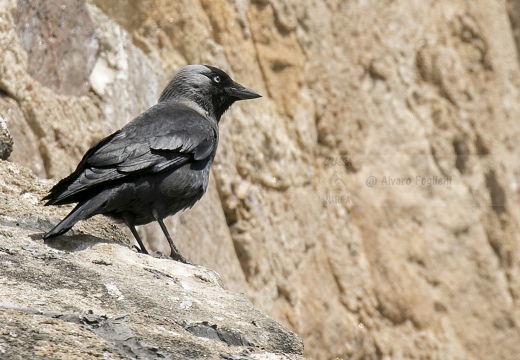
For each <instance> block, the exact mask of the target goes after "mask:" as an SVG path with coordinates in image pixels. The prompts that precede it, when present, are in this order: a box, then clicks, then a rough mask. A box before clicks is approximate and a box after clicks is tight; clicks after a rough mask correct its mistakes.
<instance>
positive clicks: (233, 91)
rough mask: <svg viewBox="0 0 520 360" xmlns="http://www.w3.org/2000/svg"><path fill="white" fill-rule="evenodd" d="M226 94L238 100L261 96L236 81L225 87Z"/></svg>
mask: <svg viewBox="0 0 520 360" xmlns="http://www.w3.org/2000/svg"><path fill="white" fill-rule="evenodd" d="M226 94H228V95H229V96H232V97H235V98H237V99H239V100H247V99H256V98H259V97H262V95H260V94H259V93H257V92H256V91H253V90H251V89H248V88H245V87H243V86H242V85H240V84H238V83H236V82H234V83H233V84H231V85H230V86H228V87H227V88H226Z"/></svg>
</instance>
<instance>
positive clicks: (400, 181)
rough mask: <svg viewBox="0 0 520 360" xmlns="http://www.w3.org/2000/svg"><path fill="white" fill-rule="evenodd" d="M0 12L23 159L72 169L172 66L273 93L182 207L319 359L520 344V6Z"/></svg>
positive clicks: (213, 6) (179, 4)
mask: <svg viewBox="0 0 520 360" xmlns="http://www.w3.org/2000/svg"><path fill="white" fill-rule="evenodd" d="M1 6H2V8H1V10H0V48H1V51H0V90H2V92H3V93H4V97H3V98H2V99H0V100H1V101H0V111H1V116H2V118H5V119H7V126H8V128H9V129H10V131H11V134H12V137H13V139H14V145H13V153H12V155H11V158H10V159H11V160H12V161H14V162H18V163H21V164H23V165H25V166H26V167H29V168H31V169H33V171H34V172H36V173H37V174H39V175H41V176H46V177H50V178H56V177H60V176H64V175H67V174H68V173H69V171H71V170H72V169H73V167H74V166H75V164H76V162H77V161H78V159H79V158H80V157H81V155H82V154H83V152H84V151H85V150H86V149H87V148H88V147H89V145H91V144H92V142H94V141H95V140H96V139H99V138H101V137H102V136H103V135H106V134H108V133H109V132H111V131H113V130H115V129H117V128H118V127H120V126H121V125H123V124H124V123H126V122H127V121H129V120H130V119H131V118H132V117H134V116H135V115H137V114H138V113H139V112H140V111H142V110H144V109H145V108H147V107H148V106H150V105H151V104H153V103H154V102H155V101H156V98H157V95H158V92H159V91H160V90H161V88H162V87H163V86H164V84H166V82H167V81H168V80H169V78H170V77H171V76H172V75H173V74H174V73H175V72H176V71H177V70H178V69H179V68H180V67H182V66H184V65H185V64H188V63H209V64H213V65H215V66H219V67H221V68H223V69H225V70H227V71H229V72H230V73H231V74H232V75H233V76H234V78H236V79H237V81H239V82H240V83H242V84H245V85H247V86H249V87H251V88H254V89H255V90H257V91H259V92H260V93H262V94H263V95H264V98H263V99H262V101H257V102H250V103H244V104H239V105H238V106H235V107H234V108H233V109H232V110H231V111H230V112H229V113H228V114H226V115H225V118H224V119H223V121H222V123H221V128H220V134H221V143H220V147H219V151H218V154H217V158H216V163H215V166H214V168H213V172H212V182H211V184H210V187H209V190H208V194H207V195H206V197H205V198H204V199H203V200H202V201H201V202H200V203H199V204H198V205H196V206H195V207H194V208H193V209H192V210H190V211H187V212H185V213H183V214H181V215H179V216H177V217H175V218H174V219H172V220H171V221H170V222H169V226H170V228H171V231H172V232H173V233H174V234H175V237H176V239H177V242H178V245H179V248H180V250H181V252H182V253H183V254H185V255H186V256H187V257H188V258H190V259H191V260H192V261H194V262H196V263H200V264H203V265H205V266H207V267H209V268H212V269H214V270H216V271H217V272H218V273H219V274H220V275H221V276H222V279H223V282H224V284H225V285H226V287H227V288H229V289H232V290H237V291H240V292H244V293H246V294H247V296H248V297H249V298H250V299H251V300H252V302H253V303H254V304H255V305H257V306H258V307H260V308H261V309H262V310H264V311H266V312H267V313H268V314H270V315H271V316H273V317H275V318H276V319H278V320H279V321H281V322H282V323H283V324H285V325H286V326H288V327H290V328H291V329H292V330H294V331H295V332H297V333H298V334H299V335H300V336H301V337H302V338H303V339H304V342H305V344H306V350H305V354H306V355H307V356H308V357H311V358H323V359H325V358H334V357H339V358H364V357H366V358H382V357H390V358H453V359H468V358H503V359H514V358H516V356H517V354H518V353H520V333H519V328H518V323H519V320H520V318H519V317H520V312H519V309H520V307H519V305H518V299H517V298H518V296H519V295H518V293H519V291H520V272H519V271H520V267H519V260H518V254H517V253H518V248H519V245H520V235H519V233H520V232H519V230H520V229H519V227H520V226H519V225H520V210H519V208H520V207H519V205H520V185H519V182H520V180H519V179H520V161H519V160H518V159H519V156H520V145H518V140H519V139H520V122H519V121H518V119H519V115H520V105H519V104H520V101H519V100H520V96H519V89H520V72H519V61H518V59H519V58H518V46H520V45H519V44H520V42H519V40H518V39H519V36H518V33H519V30H518V29H519V27H518V24H519V23H520V15H519V14H520V11H519V9H520V5H519V3H518V1H516V0H510V1H509V2H500V1H498V2H497V1H486V0H475V1H471V2H467V1H420V2H417V1H400V2H391V1H377V0H373V1H368V2H367V1H364V2H352V1H341V0H330V1H307V2H298V1H292V0H291V1H277V0H271V1H239V0H236V1H213V0H212V1H209V0H201V1H199V2H195V3H194V2H188V1H175V2H171V1H163V0H143V1H138V2H131V3H129V2H126V1H118V0H111V1H101V0H100V1H97V0H90V1H87V3H85V2H84V1H81V0H78V1H73V2H69V1H67V2H65V1H63V2H60V1H53V2H52V5H50V4H46V5H42V4H41V3H40V2H36V1H22V0H20V1H18V2H16V1H14V0H6V1H3V2H2V3H1ZM71 7H72V8H71ZM49 13H50V14H53V15H46V14H49ZM70 14H75V16H74V17H72V16H71V15H70ZM17 144H19V145H17ZM20 144H23V146H20ZM141 231H142V232H143V235H144V236H145V237H146V238H147V240H148V242H149V243H150V244H151V246H154V247H155V248H156V249H164V245H166V244H163V243H160V242H158V241H155V239H161V241H162V236H160V235H159V232H158V229H157V228H155V227H153V226H148V227H145V228H143V229H141Z"/></svg>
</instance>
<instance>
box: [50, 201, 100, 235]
mask: <svg viewBox="0 0 520 360" xmlns="http://www.w3.org/2000/svg"><path fill="white" fill-rule="evenodd" d="M94 199H95V198H94ZM94 199H90V200H88V201H86V202H84V203H80V204H78V205H77V206H76V207H75V208H74V210H72V211H71V212H70V213H69V214H68V215H67V216H66V217H65V219H63V220H62V221H60V223H59V224H58V225H56V226H55V227H54V228H53V229H52V230H51V231H49V232H48V233H47V234H45V235H44V236H43V238H44V239H50V238H52V237H55V236H58V235H62V234H64V233H66V232H67V231H69V230H70V229H71V228H72V227H73V226H74V225H75V224H76V223H77V222H78V221H80V220H84V219H87V218H89V217H91V216H93V215H95V211H96V210H97V208H98V206H96V205H97V204H96V203H97V201H92V200H94Z"/></svg>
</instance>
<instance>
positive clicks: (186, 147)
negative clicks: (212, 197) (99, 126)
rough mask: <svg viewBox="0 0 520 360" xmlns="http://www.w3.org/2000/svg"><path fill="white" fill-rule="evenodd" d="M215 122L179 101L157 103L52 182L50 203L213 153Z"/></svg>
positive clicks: (70, 199)
mask: <svg viewBox="0 0 520 360" xmlns="http://www.w3.org/2000/svg"><path fill="white" fill-rule="evenodd" d="M217 142H218V131H217V128H216V124H212V123H211V122H210V121H209V120H208V119H206V118H204V117H203V116H202V115H200V114H199V113H197V112H196V111H194V110H192V109H190V108H189V107H187V106H185V105H181V104H172V103H166V104H165V103H159V104H157V105H155V106H154V107H152V108H150V109H149V110H147V111H146V112H144V113H143V114H141V115H139V116H138V117H137V118H135V119H134V120H133V121H132V122H130V123H129V124H127V125H126V126H125V127H123V128H122V129H121V130H120V131H118V132H116V133H114V134H112V135H110V136H109V137H107V138H105V139H103V140H102V141H100V142H99V143H97V144H96V145H94V146H93V147H92V148H91V149H90V150H89V151H88V152H87V153H86V154H85V156H84V157H83V159H82V161H81V162H80V164H79V165H78V168H77V169H76V170H75V171H74V172H73V173H72V174H71V175H69V176H68V177H66V178H65V179H63V180H61V181H60V182H59V183H58V184H56V186H54V187H53V188H52V189H51V191H50V193H49V195H47V196H46V197H45V199H47V200H49V201H48V202H47V204H46V205H51V204H53V205H58V204H67V203H72V202H79V201H81V199H82V198H83V197H84V196H88V194H90V193H91V192H92V191H96V189H98V190H97V191H99V189H102V188H103V186H104V185H109V184H111V183H114V182H116V181H122V180H124V178H127V177H129V176H138V175H141V174H145V173H158V172H161V171H165V170H166V169H171V168H176V167H179V166H181V165H183V164H186V163H189V162H196V161H202V160H205V159H207V158H208V157H210V156H211V155H212V154H213V155H214V153H215V151H216V147H217Z"/></svg>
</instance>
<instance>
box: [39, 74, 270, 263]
mask: <svg viewBox="0 0 520 360" xmlns="http://www.w3.org/2000/svg"><path fill="white" fill-rule="evenodd" d="M257 97H260V95H259V94H257V93H256V92H254V91H252V90H249V89H246V88H244V87H243V86H242V85H240V84H237V83H236V82H234V81H233V80H231V78H230V77H229V76H228V75H227V74H226V73H225V72H223V71H222V70H220V69H217V68H214V67H211V66H207V65H190V66H186V67H184V68H183V69H182V70H181V71H180V72H179V73H178V74H177V75H175V76H174V78H173V79H172V80H171V81H170V83H169V84H168V85H167V86H166V88H165V89H164V91H163V92H162V94H161V96H160V98H159V102H158V104H156V105H155V106H153V107H151V108H150V109H148V110H147V111H145V112H143V113H142V114H141V115H139V116H138V117H136V118H135V119H134V120H132V121H131V122H130V123H128V124H127V125H126V126H124V127H123V128H122V129H121V130H118V131H116V132H115V133H113V134H111V135H109V136H107V137H106V138H104V139H103V140H101V141H100V142H98V143H97V144H95V145H94V146H93V147H92V148H90V149H89V150H88V151H87V152H86V154H85V155H84V156H83V159H82V160H81V161H80V163H79V165H78V167H77V168H76V170H75V171H74V172H73V173H72V174H70V175H69V176H67V177H66V178H64V179H62V180H61V181H60V182H58V183H57V184H56V185H55V186H54V187H53V188H52V189H51V191H50V192H49V194H48V195H47V196H46V197H45V198H44V199H45V200H48V201H47V203H46V204H45V205H61V204H70V203H78V204H77V206H76V207H75V208H74V209H73V210H72V211H71V212H70V213H69V215H67V217H65V219H63V220H62V221H61V222H60V223H59V224H58V225H57V226H56V227H55V228H54V229H52V230H51V231H50V232H48V233H47V234H45V236H44V238H45V239H48V238H51V237H54V236H58V235H61V234H63V233H65V232H67V231H68V230H69V229H70V228H71V227H72V226H74V224H75V223H76V222H78V221H79V220H83V219H86V218H89V217H91V216H94V215H98V214H103V215H106V216H109V217H111V218H113V219H116V220H118V221H122V222H124V223H125V224H126V225H127V226H128V227H129V228H130V230H131V231H132V234H133V235H134V236H135V238H136V240H137V242H138V243H139V246H140V247H141V251H142V252H144V253H147V251H146V249H145V247H144V245H143V243H142V241H141V239H140V237H139V235H138V234H137V231H136V229H135V226H136V225H143V224H147V223H150V222H152V221H157V222H158V223H159V225H160V226H161V229H162V230H163V232H164V234H165V236H166V238H167V240H168V242H169V244H170V248H171V257H172V258H173V259H175V260H178V261H182V262H188V261H187V260H186V259H185V258H184V257H183V256H182V255H181V254H180V253H179V251H178V250H177V248H176V247H175V244H174V243H173V240H172V239H171V237H170V235H169V233H168V231H167V229H166V226H165V225H164V222H163V219H164V218H165V217H167V216H170V215H173V214H175V213H176V212H178V211H180V210H183V209H185V208H188V207H191V206H193V205H194V204H195V203H196V202H197V201H198V200H199V199H200V198H201V197H202V195H203V194H204V193H205V191H206V188H207V186H208V180H209V170H210V166H211V163H212V162H213V159H214V157H215V153H216V150H217V145H218V123H219V121H220V117H221V116H222V115H223V114H224V112H225V111H226V110H227V109H228V108H229V107H230V106H231V105H232V104H233V103H234V102H235V101H237V100H245V99H253V98H257Z"/></svg>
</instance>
